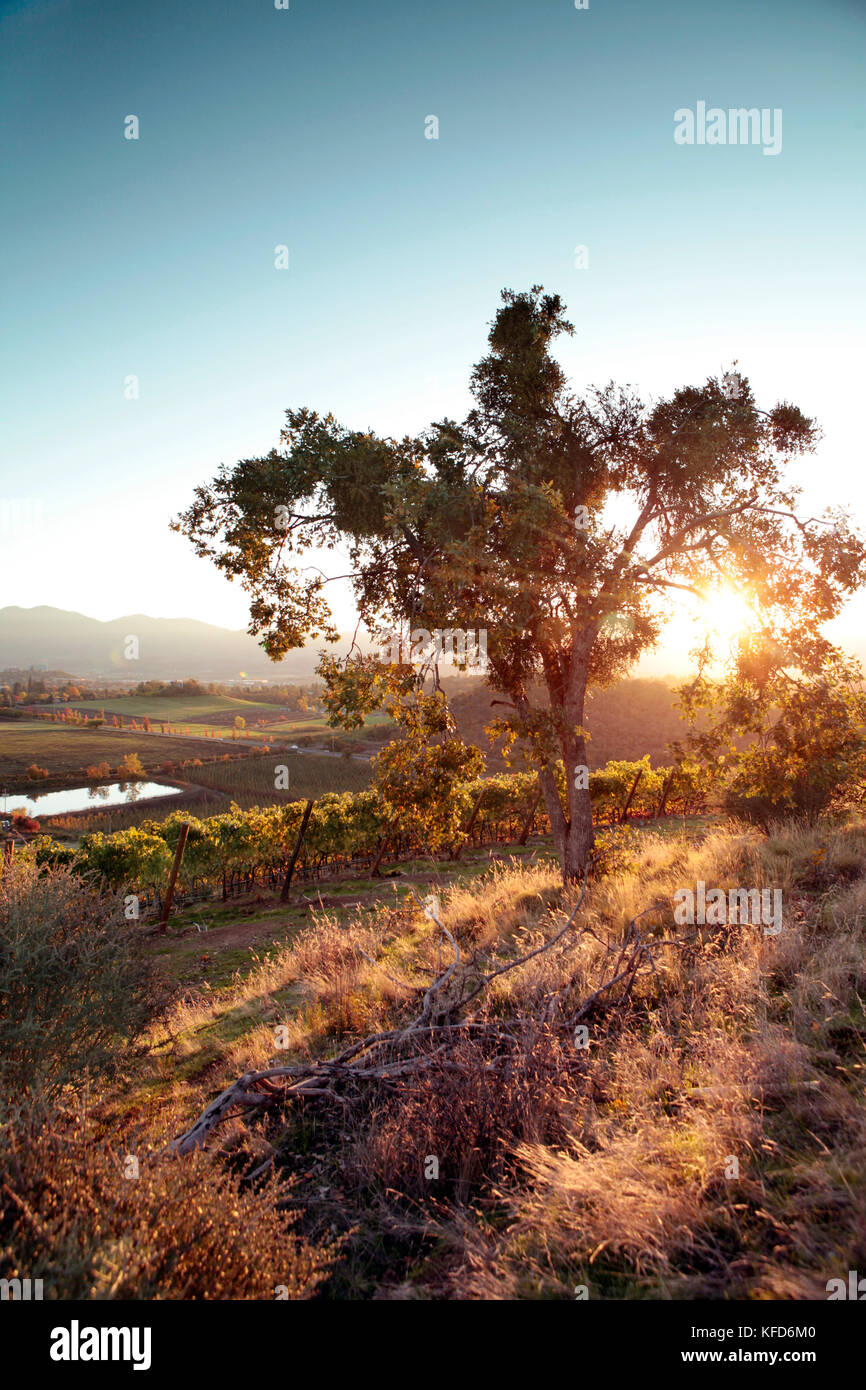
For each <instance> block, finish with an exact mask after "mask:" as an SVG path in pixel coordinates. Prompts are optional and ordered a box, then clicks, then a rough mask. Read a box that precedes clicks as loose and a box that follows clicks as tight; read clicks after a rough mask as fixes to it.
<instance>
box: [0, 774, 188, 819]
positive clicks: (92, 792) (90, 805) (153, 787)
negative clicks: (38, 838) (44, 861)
mask: <svg viewBox="0 0 866 1390" xmlns="http://www.w3.org/2000/svg"><path fill="white" fill-rule="evenodd" d="M182 790H183V788H182V787H171V786H164V785H163V784H162V783H161V782H107V783H105V784H104V785H103V786H99V787H67V788H65V789H64V790H63V791H62V792H43V794H42V795H41V796H19V795H18V794H17V793H15V794H10V795H9V796H7V797H6V799H5V806H6V811H7V813H8V814H10V815H11V813H12V812H13V811H17V810H19V809H22V810H25V811H26V812H27V814H28V816H34V817H37V818H38V817H39V816H60V815H67V814H68V813H69V812H70V811H101V810H102V808H103V807H104V806H127V805H129V804H130V803H131V802H138V801H149V800H150V799H151V798H152V797H155V796H172V795H173V794H174V793H175V792H179V791H182Z"/></svg>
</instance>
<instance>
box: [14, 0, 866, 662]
mask: <svg viewBox="0 0 866 1390" xmlns="http://www.w3.org/2000/svg"><path fill="white" fill-rule="evenodd" d="M0 16H2V19H0V50H2V54H3V57H2V72H0V119H2V125H3V140H2V142H0V143H2V156H0V157H2V162H3V186H4V190H5V197H4V217H3V218H2V221H0V267H2V269H0V276H2V281H3V322H4V328H5V331H4V333H3V346H2V354H3V355H2V364H0V365H2V372H0V409H2V419H3V421H4V425H3V449H2V463H0V555H2V564H0V606H3V605H6V604H17V605H20V606H22V607H33V606H35V605H38V604H50V605H54V606H56V607H61V608H69V609H74V610H77V611H79V612H83V613H86V614H88V615H89V616H92V617H95V618H101V619H111V618H116V617H119V616H122V615H125V614H130V613H141V612H144V613H147V614H150V615H152V616H155V617H192V618H199V619H201V620H203V621H207V622H212V623H218V624H221V625H224V626H227V627H233V628H242V627H245V626H246V623H247V611H248V610H247V603H246V598H245V595H244V592H243V590H242V589H241V588H240V587H239V586H238V585H232V584H230V583H229V582H228V581H227V580H225V579H224V578H223V577H222V576H220V575H219V574H218V572H217V571H216V570H215V569H214V568H213V567H212V566H211V565H210V564H209V563H208V562H207V561H204V560H199V559H196V557H195V555H194V553H193V551H192V547H191V546H190V544H189V542H188V541H187V540H185V539H184V538H183V537H181V536H178V535H176V534H174V533H171V532H170V531H169V529H168V523H169V521H170V519H171V518H172V517H173V516H174V515H176V514H177V513H178V512H179V511H180V510H181V509H182V508H184V507H185V506H187V505H188V503H189V501H190V499H191V496H192V491H193V488H194V487H195V486H196V484H198V483H202V482H205V481H207V480H209V479H210V478H211V477H212V476H213V475H214V473H215V472H216V469H217V467H218V465H219V464H220V463H221V462H226V463H228V464H232V463H234V462H235V460H236V459H238V458H241V457H248V456H253V455H256V454H259V453H264V452H266V451H267V450H268V449H270V448H271V447H272V446H273V445H274V444H275V443H276V442H277V439H278V435H279V430H280V427H281V424H282V421H283V412H284V411H285V410H286V409H287V408H288V407H290V406H291V407H297V406H301V405H306V406H310V407H312V408H314V409H317V410H320V411H326V412H327V411H331V412H333V413H334V414H335V415H336V416H337V418H338V419H339V420H341V421H342V422H343V423H344V424H345V425H347V426H350V427H352V428H360V429H373V430H375V431H377V432H379V433H383V434H386V435H397V436H399V435H402V434H404V433H415V432H417V431H419V430H420V429H422V428H423V427H424V426H425V425H427V424H428V423H429V422H430V421H431V420H434V419H439V418H442V417H443V416H445V415H449V416H452V417H456V418H459V417H460V416H461V415H462V414H463V413H464V411H465V410H466V409H467V407H468V405H469V395H468V391H467V382H468V377H469V372H470V370H471V367H472V365H473V364H474V363H475V362H476V361H477V360H478V359H479V358H480V357H481V356H482V355H483V353H484V351H485V342H486V334H487V331H488V326H489V323H490V320H491V319H492V317H493V315H494V314H495V312H496V309H497V306H498V303H499V293H500V291H501V290H502V288H504V287H506V286H508V287H510V288H512V289H517V290H520V289H525V288H528V287H529V286H530V285H532V284H535V283H541V284H543V285H544V286H545V287H546V288H547V289H548V290H550V291H555V292H558V293H559V294H561V295H562V297H563V299H564V300H565V302H566V304H567V307H568V316H569V317H570V318H571V320H572V321H573V322H574V324H575V327H576V330H577V332H576V335H575V337H574V338H573V339H571V340H569V341H567V342H565V343H564V344H563V345H562V346H561V348H559V349H558V352H559V356H560V358H561V361H562V362H563V364H564V366H565V367H566V370H567V371H568V374H569V376H570V377H571V379H572V381H573V384H574V385H575V387H576V388H577V389H582V388H583V387H585V386H588V385H590V384H591V383H598V384H603V383H604V382H606V381H608V380H610V379H614V380H616V381H618V382H631V383H633V384H634V385H635V386H636V387H638V388H639V390H640V391H641V393H642V394H643V395H644V397H645V398H647V399H651V398H653V397H657V396H660V395H663V394H667V393H669V392H670V391H672V390H674V389H676V388H677V387H679V386H682V385H684V384H687V383H690V382H696V383H700V382H702V381H704V380H705V379H706V378H707V376H709V375H717V374H718V373H719V372H720V371H722V370H724V369H725V368H726V367H728V366H729V365H730V364H731V363H732V362H733V361H734V360H735V359H736V360H737V361H738V363H739V366H740V369H741V370H742V371H744V372H745V373H746V374H747V375H748V377H749V378H750V381H751V382H752V386H753V389H754V390H755V393H756V396H757V398H758V402H759V404H762V405H771V404H773V403H775V401H776V400H778V399H780V398H785V399H789V400H793V401H795V402H796V403H797V404H798V405H800V406H801V407H802V408H803V409H804V410H805V411H806V412H807V413H808V414H810V415H814V416H816V417H817V418H818V420H819V422H820V423H821V425H822V427H823V430H824V439H823V442H822V444H821V446H820V451H819V453H818V455H817V456H816V457H813V458H807V459H806V460H804V461H802V462H799V463H798V465H797V468H796V472H795V476H796V477H797V479H798V480H799V481H800V482H802V484H803V485H804V487H805V489H806V499H805V500H806V505H807V506H809V507H815V506H818V507H823V506H825V505H829V504H843V505H847V506H849V507H850V508H851V509H852V511H853V513H854V515H855V517H857V516H858V515H859V518H860V520H861V521H866V483H864V468H863V446H862V423H861V400H860V394H861V393H860V380H861V376H862V371H863V360H864V354H863V347H862V328H861V325H862V323H863V317H864V298H866V296H864V278H866V277H864V258H863V246H864V235H863V232H864V226H866V217H864V212H866V206H864V205H866V192H864V179H863V171H864V168H866V159H864V144H866V107H864V102H863V93H864V90H866V0H821V3H815V0H728V3H725V4H718V5H708V4H695V3H694V0H659V3H649V2H648V0H589V5H588V8H586V9H580V10H579V9H577V8H576V7H575V4H574V3H573V0H520V3H517V0H495V2H494V0H438V3H436V4H416V3H407V0H364V3H361V0H339V3H338V2H337V0H290V7H289V8H288V9H279V10H278V9H276V7H275V6H274V4H273V3H271V0H234V3H227V2H226V0H223V3H207V2H206V0H183V4H181V5H178V4H177V2H176V0H170V3H168V2H167V0H149V3H148V4H146V5H142V4H137V3H131V0H119V3H116V4H112V5H111V6H106V5H105V4H104V3H102V0H97V2H96V3H91V0H44V3H34V0H0ZM698 102H705V103H706V106H707V107H708V108H711V107H721V108H722V109H723V110H727V109H729V108H731V107H740V106H745V107H757V108H759V109H761V110H763V109H767V110H768V111H771V112H772V111H777V110H778V111H780V112H781V134H782V142H781V149H780V151H779V152H778V153H777V154H765V153H764V149H763V147H762V146H761V145H760V144H757V145H752V144H739V145H735V144H727V145H724V146H721V145H710V144H697V143H695V144H692V145H683V144H678V143H676V141H675V140H674V131H675V124H676V123H675V120H674V113H675V112H676V111H678V110H681V109H683V108H689V109H692V110H696V109H697V103H698ZM132 115H134V116H136V117H137V118H138V136H139V138H138V139H137V140H133V139H127V138H125V133H124V132H125V130H126V129H129V128H130V127H129V124H128V122H127V118H128V117H129V116H132ZM431 116H435V117H436V119H437V121H438V138H437V139H431V138H427V134H426V132H429V131H430V130H431V128H432V127H431V122H430V120H429V118H430V117H431ZM278 246H285V247H287V248H288V262H289V264H288V268H287V269H278V268H276V265H275V259H276V257H275V248H276V247H278ZM579 246H582V247H585V248H586V256H585V259H586V265H585V267H581V266H580V265H579V264H577V262H579V260H580V259H581V258H580V256H578V255H576V253H575V248H576V247H579ZM133 377H134V378H137V384H138V396H137V398H134V396H133V397H132V398H131V396H132V393H133V392H134V389H135V388H134V386H133V385H132V384H131V383H130V378H133ZM333 563H334V564H335V565H336V566H339V564H340V561H339V558H335V560H334V562H333ZM334 572H338V570H337V569H335V570H334ZM333 587H336V586H333ZM336 615H337V618H338V621H339V622H340V624H341V626H343V627H344V628H349V627H350V626H352V610H351V603H350V598H349V595H348V593H347V592H346V589H345V586H343V591H342V592H339V593H337V595H336ZM864 618H866V599H864V598H862V597H858V598H856V599H855V600H854V601H852V603H851V604H850V605H849V607H848V609H847V610H846V613H845V614H844V615H843V618H842V619H840V621H839V624H838V630H837V635H838V636H839V637H840V640H843V641H845V642H846V643H847V642H848V641H849V640H850V641H851V642H853V643H854V644H855V645H856V641H857V637H858V634H859V633H860V632H861V631H863V630H864V628H866V623H864ZM683 650H684V647H683V639H682V636H681V635H680V636H679V637H677V638H676V640H673V639H672V640H671V641H670V642H669V643H668V646H667V648H665V649H663V650H662V651H661V652H660V653H658V654H657V655H656V656H655V657H653V658H652V659H651V661H650V664H649V666H647V667H645V669H647V670H650V669H653V663H654V664H655V668H656V669H658V670H659V672H661V671H662V670H666V669H668V668H671V667H672V666H674V665H676V664H677V663H678V662H679V661H680V659H681V657H682V652H683Z"/></svg>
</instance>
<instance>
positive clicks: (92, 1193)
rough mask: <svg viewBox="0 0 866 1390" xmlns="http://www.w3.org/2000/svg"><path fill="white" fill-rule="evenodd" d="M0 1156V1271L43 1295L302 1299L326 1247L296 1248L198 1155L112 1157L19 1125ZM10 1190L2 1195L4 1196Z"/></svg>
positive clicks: (244, 1192) (57, 1131) (263, 1208)
mask: <svg viewBox="0 0 866 1390" xmlns="http://www.w3.org/2000/svg"><path fill="white" fill-rule="evenodd" d="M6 1137H7V1144H6V1145H5V1146H4V1151H3V1154H4V1156H3V1158H2V1160H0V1191H2V1192H3V1194H4V1195H3V1196H2V1197H0V1274H2V1275H3V1277H5V1278H14V1277H16V1276H17V1277H19V1278H21V1277H31V1278H37V1279H42V1280H43V1281H44V1284H45V1297H46V1298H48V1299H64V1300H65V1299H90V1298H96V1299H156V1298H174V1299H207V1300H210V1299H230V1298H266V1299H273V1298H274V1297H275V1290H276V1289H277V1288H278V1287H279V1286H284V1287H285V1289H286V1291H287V1293H288V1296H289V1297H290V1298H293V1299H300V1298H309V1297H310V1295H311V1294H312V1293H313V1292H314V1290H315V1289H316V1287H317V1285H318V1284H319V1283H320V1282H321V1280H322V1279H323V1278H324V1274H325V1270H326V1268H327V1265H328V1262H329V1259H330V1257H331V1255H332V1253H333V1247H329V1246H327V1245H312V1244H308V1243H307V1242H306V1241H304V1240H303V1239H302V1238H301V1237H299V1236H297V1235H295V1233H294V1232H293V1230H292V1223H291V1221H290V1219H289V1218H287V1217H286V1216H284V1215H282V1214H281V1213H280V1212H278V1211H276V1210H275V1208H274V1201H275V1196H276V1193H275V1190H274V1184H268V1185H266V1186H264V1187H262V1188H261V1189H258V1190H257V1189H256V1188H254V1187H251V1186H250V1185H249V1184H246V1185H242V1180H241V1179H240V1177H238V1176H236V1175H234V1174H231V1173H229V1172H227V1171H226V1170H225V1169H224V1168H222V1167H221V1166H220V1165H219V1163H218V1162H217V1161H216V1160H214V1159H212V1158H209V1157H206V1156H204V1155H202V1154H194V1155H192V1156H191V1157H189V1158H185V1159H176V1158H175V1159H172V1158H158V1157H156V1156H154V1155H150V1154H147V1153H143V1154H141V1155H140V1157H139V1160H138V1161H139V1176H138V1177H137V1178H134V1177H126V1176H124V1163H125V1161H126V1158H127V1155H126V1153H125V1148H127V1147H129V1148H130V1149H131V1150H132V1153H133V1156H134V1146H133V1145H125V1144H124V1142H123V1139H122V1138H121V1140H120V1147H119V1151H118V1152H112V1151H111V1150H110V1149H109V1148H108V1147H107V1146H106V1145H105V1144H103V1143H97V1142H93V1140H92V1139H91V1142H89V1143H87V1142H84V1140H85V1139H86V1138H87V1136H86V1134H85V1135H82V1133H81V1128H80V1125H77V1124H73V1123H70V1122H66V1123H65V1124H64V1125H63V1126H62V1128H61V1127H60V1126H54V1127H49V1126H45V1127H43V1128H42V1129H39V1128H37V1127H36V1126H35V1125H34V1124H33V1123H32V1121H31V1122H28V1123H22V1122H19V1124H18V1125H17V1126H16V1127H15V1129H12V1130H10V1131H9V1132H8V1133H7V1136H6ZM7 1194H11V1196H7Z"/></svg>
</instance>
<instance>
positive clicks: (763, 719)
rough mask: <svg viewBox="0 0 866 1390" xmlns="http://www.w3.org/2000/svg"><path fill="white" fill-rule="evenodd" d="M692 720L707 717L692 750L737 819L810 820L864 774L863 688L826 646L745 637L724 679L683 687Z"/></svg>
mask: <svg viewBox="0 0 866 1390" xmlns="http://www.w3.org/2000/svg"><path fill="white" fill-rule="evenodd" d="M681 698H682V704H683V708H684V710H685V711H686V713H688V714H689V715H690V716H691V717H692V718H693V719H696V718H697V716H698V715H699V714H705V715H709V716H710V724H709V727H707V728H705V729H704V730H703V732H695V733H693V735H692V737H691V739H690V741H689V742H690V746H691V747H692V748H693V749H694V750H695V751H696V753H697V755H698V757H699V759H700V761H701V763H702V764H703V766H705V767H710V768H713V769H714V770H715V772H716V774H717V776H718V777H719V778H720V779H721V780H723V782H724V786H725V805H726V808H727V809H728V810H729V811H730V812H731V813H733V814H735V815H739V816H742V817H743V818H745V819H748V820H753V821H755V822H756V823H758V824H760V825H762V826H763V827H764V828H765V829H769V826H770V823H771V821H773V820H781V819H785V818H791V817H793V818H800V819H804V820H806V821H814V820H815V818H816V817H817V816H818V815H819V814H820V813H821V812H822V811H824V810H826V809H827V808H828V807H829V806H830V805H831V804H832V803H833V802H834V801H836V800H838V799H840V798H844V797H845V796H846V795H849V796H850V795H853V794H855V793H856V794H859V790H860V788H861V786H862V783H863V781H864V778H866V730H864V725H866V692H864V690H863V683H862V673H861V671H860V667H859V665H858V663H857V662H855V661H853V660H850V659H848V658H846V657H844V656H843V655H842V653H841V652H838V651H836V650H835V649H834V648H832V647H830V645H829V644H828V643H826V642H819V641H807V642H805V643H800V644H799V649H794V648H791V647H784V646H782V645H781V644H780V643H777V642H773V641H770V640H768V639H767V637H766V636H765V635H761V636H752V637H749V638H745V639H743V640H742V642H741V643H740V646H739V650H738V652H737V654H736V657H735V658H734V660H733V661H732V663H731V665H730V666H729V668H728V670H727V671H726V673H725V675H724V677H723V678H722V679H720V680H716V681H713V680H710V679H708V678H707V677H706V676H705V675H704V674H703V671H701V672H699V674H698V676H697V677H696V678H695V680H694V681H692V682H691V683H690V684H689V685H687V686H684V687H683V689H682V691H681Z"/></svg>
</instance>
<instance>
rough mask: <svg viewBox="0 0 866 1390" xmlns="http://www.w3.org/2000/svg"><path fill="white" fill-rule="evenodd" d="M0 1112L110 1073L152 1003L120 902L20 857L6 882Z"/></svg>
mask: <svg viewBox="0 0 866 1390" xmlns="http://www.w3.org/2000/svg"><path fill="white" fill-rule="evenodd" d="M0 999H2V1001H3V1007H2V1011H0V1108H2V1107H4V1106H8V1105H10V1104H14V1103H16V1102H17V1100H18V1099H20V1098H21V1097H22V1096H23V1095H24V1094H25V1093H26V1094H28V1095H30V1096H31V1097H37V1096H38V1097H41V1098H50V1097H51V1096H52V1095H55V1094H56V1093H57V1092H58V1091H59V1090H60V1089H61V1088H62V1087H63V1086H64V1085H66V1084H68V1083H70V1082H74V1081H75V1080H76V1079H78V1078H79V1077H80V1076H81V1075H82V1073H83V1072H84V1070H85V1068H88V1069H89V1072H90V1074H91V1075H95V1074H97V1073H99V1072H100V1071H104V1070H108V1069H109V1068H110V1067H111V1066H112V1065H113V1064H114V1062H115V1059H116V1058H117V1057H118V1056H119V1054H120V1053H122V1051H123V1050H124V1047H125V1046H126V1045H128V1044H129V1043H130V1042H131V1040H133V1039H134V1038H135V1036H136V1035H137V1034H138V1032H139V1031H140V1029H141V1027H142V1026H143V1024H144V1023H145V1022H146V1020H147V1019H148V1017H149V1016H150V1014H151V1012H152V1010H153V1008H154V1006H155V1004H156V998H155V989H154V979H153V975H152V967H151V966H149V965H147V964H146V963H145V962H144V961H143V960H142V959H141V957H140V955H139V953H138V951H137V950H136V946H135V942H134V940H133V936H132V929H131V928H130V926H129V924H128V923H126V922H125V921H124V917H123V904H122V902H121V901H119V900H118V899H116V898H115V897H114V896H113V895H107V894H102V893H95V892H94V891H93V890H92V888H91V887H90V886H89V885H88V884H87V883H86V882H84V881H83V880H82V879H80V878H78V877H77V876H76V875H74V874H73V873H72V872H71V871H70V870H69V869H68V868H65V867H59V868H54V869H49V870H48V871H45V872H42V873H40V872H39V869H38V867H37V865H36V862H35V860H34V859H33V858H32V857H30V856H29V855H19V856H18V857H17V859H16V860H14V861H13V863H12V864H11V865H9V866H8V867H7V869H6V871H5V872H4V874H3V876H2V879H0Z"/></svg>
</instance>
